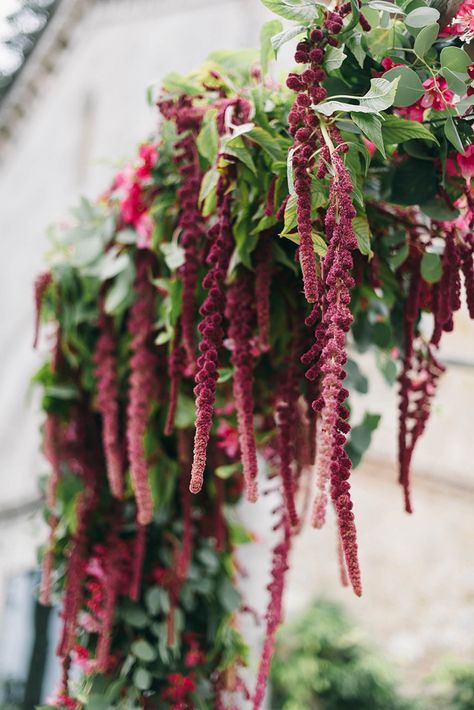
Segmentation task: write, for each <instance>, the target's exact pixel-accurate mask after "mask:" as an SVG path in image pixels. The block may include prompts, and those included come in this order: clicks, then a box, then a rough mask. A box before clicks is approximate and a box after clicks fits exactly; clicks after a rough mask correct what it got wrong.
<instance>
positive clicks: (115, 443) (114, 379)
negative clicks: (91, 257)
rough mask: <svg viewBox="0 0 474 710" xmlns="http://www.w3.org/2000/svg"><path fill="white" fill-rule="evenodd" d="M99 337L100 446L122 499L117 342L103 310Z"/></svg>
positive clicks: (113, 488) (115, 493) (117, 495)
mask: <svg viewBox="0 0 474 710" xmlns="http://www.w3.org/2000/svg"><path fill="white" fill-rule="evenodd" d="M97 325H98V327H99V337H98V339H97V344H96V349H95V353H94V356H93V358H92V360H93V362H94V365H95V373H94V374H95V378H96V381H97V408H98V410H99V412H100V413H101V415H102V444H103V447H104V455H105V463H106V467H107V478H108V481H109V486H110V490H111V492H112V495H113V496H115V498H119V499H121V498H122V497H123V456H122V449H121V445H120V432H119V403H118V396H119V392H118V375H117V342H116V337H115V331H114V324H113V321H112V319H111V318H110V317H109V316H107V315H106V314H105V312H104V311H103V310H102V311H101V313H100V316H99V320H98V324H97Z"/></svg>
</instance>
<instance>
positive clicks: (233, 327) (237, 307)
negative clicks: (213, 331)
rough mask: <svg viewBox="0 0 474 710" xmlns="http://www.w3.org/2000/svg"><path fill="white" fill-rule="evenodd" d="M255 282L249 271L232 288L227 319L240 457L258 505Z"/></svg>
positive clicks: (250, 494) (241, 273)
mask: <svg viewBox="0 0 474 710" xmlns="http://www.w3.org/2000/svg"><path fill="white" fill-rule="evenodd" d="M253 303H254V280H253V276H252V273H251V272H250V271H249V270H248V269H245V268H242V269H241V270H240V271H239V274H238V276H237V278H236V280H235V281H234V283H233V284H232V286H231V287H230V288H229V291H228V295H227V307H226V316H227V319H228V321H229V329H228V335H229V339H230V341H231V347H232V356H231V362H232V364H233V365H234V368H235V370H234V377H233V391H234V399H235V406H236V410H237V422H238V429H239V445H240V456H241V459H242V466H243V472H244V480H245V487H246V492H247V498H248V499H249V500H250V501H255V500H256V499H257V496H258V490H257V473H258V466H257V447H256V444H255V433H254V428H253V413H254V401H253V367H254V356H253V354H252V337H253V324H254V307H253Z"/></svg>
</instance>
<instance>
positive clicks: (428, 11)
mask: <svg viewBox="0 0 474 710" xmlns="http://www.w3.org/2000/svg"><path fill="white" fill-rule="evenodd" d="M439 18H440V14H439V12H438V10H436V9H435V8H434V7H426V6H425V7H417V8H416V9H415V10H412V11H411V12H409V13H408V15H407V16H406V17H405V24H406V26H407V27H412V28H414V29H419V28H421V27H426V26H427V25H432V24H433V23H435V22H437V21H438V20H439Z"/></svg>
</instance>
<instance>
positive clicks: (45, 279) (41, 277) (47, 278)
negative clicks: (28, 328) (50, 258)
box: [33, 271, 52, 348]
mask: <svg viewBox="0 0 474 710" xmlns="http://www.w3.org/2000/svg"><path fill="white" fill-rule="evenodd" d="M51 282H52V275H51V272H50V271H43V272H42V273H41V274H38V276H37V277H36V279H35V284H34V298H35V325H34V331H33V347H34V348H36V347H37V346H38V338H39V330H40V322H41V306H42V304H43V299H44V295H45V293H46V289H47V288H48V286H49V285H50V283H51Z"/></svg>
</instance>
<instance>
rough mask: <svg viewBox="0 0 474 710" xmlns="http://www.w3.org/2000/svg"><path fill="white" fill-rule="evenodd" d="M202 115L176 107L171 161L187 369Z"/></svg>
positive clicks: (199, 233) (199, 227)
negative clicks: (175, 175)
mask: <svg viewBox="0 0 474 710" xmlns="http://www.w3.org/2000/svg"><path fill="white" fill-rule="evenodd" d="M202 114H203V112H202V109H199V108H196V107H195V106H193V103H192V100H191V99H188V98H187V97H185V98H184V99H183V100H182V101H181V102H180V103H179V105H178V106H177V107H176V128H177V131H178V134H184V135H183V137H182V138H180V140H179V141H178V142H177V144H176V152H175V155H174V158H173V160H174V161H175V163H176V165H177V166H178V171H179V173H180V175H181V178H182V184H181V186H180V187H179V188H178V190H177V191H176V194H177V198H178V202H179V218H178V227H179V229H180V230H181V238H180V243H181V246H182V247H183V250H184V264H183V266H182V267H181V269H180V274H181V280H182V283H183V307H182V314H181V328H182V337H183V346H184V350H185V352H186V359H187V365H188V368H189V369H191V370H193V369H194V367H195V359H196V348H195V332H196V323H195V322H196V287H197V282H198V267H199V264H200V259H201V255H200V252H201V249H202V242H203V238H204V234H205V222H204V219H203V216H202V213H201V210H200V209H199V191H200V188H201V180H202V171H201V167H200V164H199V153H198V150H197V146H196V137H197V133H198V131H199V128H200V125H201V119H202Z"/></svg>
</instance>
